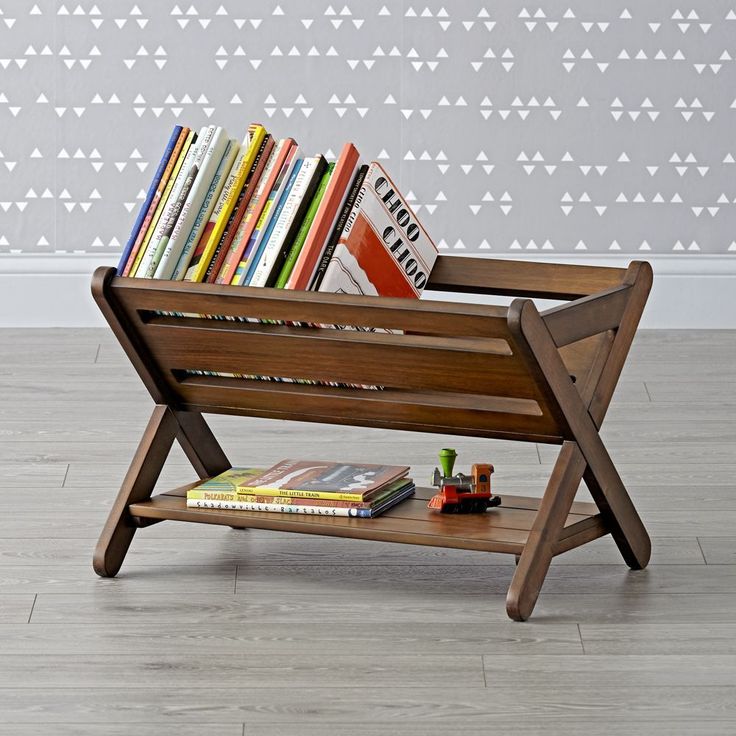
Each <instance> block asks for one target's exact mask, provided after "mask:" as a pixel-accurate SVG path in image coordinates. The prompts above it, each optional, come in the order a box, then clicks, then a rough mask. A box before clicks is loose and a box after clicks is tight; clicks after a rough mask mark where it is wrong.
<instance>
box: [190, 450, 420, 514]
mask: <svg viewBox="0 0 736 736" xmlns="http://www.w3.org/2000/svg"><path fill="white" fill-rule="evenodd" d="M408 472H409V468H408V467H402V466H395V465H370V464H365V463H363V464H350V463H336V462H329V461H320V460H291V459H287V460H282V461H281V462H279V463H277V464H276V465H274V466H273V467H272V468H269V469H268V470H265V471H264V470H259V469H257V468H230V470H226V471H225V472H224V473H221V474H220V475H218V476H215V477H214V478H210V479H209V480H207V481H204V482H203V483H200V484H199V485H197V486H196V487H194V488H192V489H191V490H189V491H187V506H189V507H192V508H205V509H234V510H240V511H270V512H278V513H285V514H311V515H318V516H358V517H368V518H370V517H374V516H378V514H381V513H383V512H384V511H386V510H387V509H390V508H391V507H392V506H395V505H396V504H397V503H399V502H400V501H403V500H404V499H405V498H408V497H409V496H411V495H413V494H414V490H415V486H414V481H413V480H412V479H411V478H408V477H407V473H408Z"/></svg>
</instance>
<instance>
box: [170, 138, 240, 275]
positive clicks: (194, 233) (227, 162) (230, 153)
mask: <svg viewBox="0 0 736 736" xmlns="http://www.w3.org/2000/svg"><path fill="white" fill-rule="evenodd" d="M239 152H240V143H238V141H237V140H236V139H235V138H231V139H230V140H229V141H228V144H227V146H226V147H225V153H223V155H222V158H221V159H220V163H219V164H218V166H217V171H216V172H215V175H214V177H213V178H212V183H211V184H210V186H209V188H208V189H207V194H205V197H204V201H203V202H202V205H201V207H200V208H199V212H198V213H197V217H196V219H195V220H194V225H193V226H192V230H191V232H190V233H189V236H188V237H187V242H186V243H185V244H184V249H183V250H182V252H181V256H179V261H178V262H177V264H176V268H174V273H173V274H172V276H171V278H172V279H174V280H175V281H181V280H182V279H183V278H184V275H185V274H186V271H187V269H188V268H189V264H190V261H192V259H193V258H199V257H201V255H202V251H203V250H204V246H205V243H204V242H201V243H200V240H201V235H202V231H203V230H204V227H205V226H206V225H207V223H208V222H209V219H210V216H211V215H212V211H213V210H214V208H215V203H216V202H217V199H218V197H219V196H220V192H221V191H222V188H223V186H224V185H225V179H226V177H227V174H228V172H229V171H230V169H231V168H232V165H233V163H234V161H235V158H236V157H237V155H238V153H239ZM200 245H201V248H200Z"/></svg>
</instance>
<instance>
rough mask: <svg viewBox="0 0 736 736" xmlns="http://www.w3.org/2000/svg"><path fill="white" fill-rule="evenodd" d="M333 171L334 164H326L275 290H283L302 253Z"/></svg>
mask: <svg viewBox="0 0 736 736" xmlns="http://www.w3.org/2000/svg"><path fill="white" fill-rule="evenodd" d="M334 169H335V164H334V163H331V164H328V165H327V170H326V171H325V173H324V174H322V179H320V182H319V186H318V187H317V191H316V192H315V193H314V197H312V201H311V202H310V203H309V209H307V212H306V214H305V215H304V219H303V220H302V224H301V225H300V226H299V231H298V232H297V234H296V238H294V242H293V243H292V245H291V247H290V248H289V252H288V254H287V256H286V261H285V262H284V266H283V268H282V269H281V273H280V274H279V277H278V279H277V280H276V283H275V284H274V286H275V287H276V288H277V289H283V288H284V287H285V286H286V282H287V281H288V280H289V277H290V276H291V272H292V271H293V270H294V265H295V264H296V262H297V259H298V258H299V254H300V253H301V251H302V247H303V246H304V243H305V242H306V240H307V235H308V234H309V230H310V228H311V227H312V223H313V222H314V216H315V215H316V214H317V209H318V208H319V205H320V202H321V201H322V197H323V196H324V194H325V191H326V190H327V185H328V184H329V182H330V176H332V172H333V171H334Z"/></svg>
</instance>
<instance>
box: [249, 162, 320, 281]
mask: <svg viewBox="0 0 736 736" xmlns="http://www.w3.org/2000/svg"><path fill="white" fill-rule="evenodd" d="M318 164H319V157H318V156H313V157H311V158H305V159H303V160H302V164H301V166H300V168H299V171H298V172H297V175H296V178H295V179H294V183H293V184H292V186H291V189H290V190H289V193H288V195H287V198H286V202H285V203H284V206H283V207H282V208H281V212H280V213H279V215H278V220H277V221H276V223H275V224H274V227H273V230H272V231H271V235H270V236H269V238H268V242H267V243H266V245H265V247H264V249H263V253H262V254H261V257H260V259H259V261H258V265H257V266H256V270H255V272H254V273H253V276H252V277H251V279H250V282H249V284H248V285H249V286H266V285H267V283H268V280H269V277H270V275H271V272H272V271H273V268H274V263H275V262H276V259H277V258H278V256H279V254H280V253H281V251H282V249H283V247H284V240H285V238H286V236H287V235H288V234H289V230H290V229H291V226H292V223H293V222H294V217H295V216H296V213H297V211H298V209H299V205H300V204H301V202H302V200H303V199H304V195H305V194H306V192H307V189H309V186H310V184H311V182H312V179H314V173H315V171H316V170H317V166H318Z"/></svg>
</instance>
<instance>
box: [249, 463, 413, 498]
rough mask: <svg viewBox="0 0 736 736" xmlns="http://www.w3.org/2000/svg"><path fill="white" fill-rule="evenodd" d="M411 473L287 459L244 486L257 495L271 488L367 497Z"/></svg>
mask: <svg viewBox="0 0 736 736" xmlns="http://www.w3.org/2000/svg"><path fill="white" fill-rule="evenodd" d="M408 472H409V466H397V465H374V464H368V463H362V464H351V463H336V462H331V461H329V460H326V461H323V460H293V459H286V460H282V461H281V462H279V463H277V464H276V465H274V466H273V467H272V468H269V469H268V470H267V471H266V472H265V473H263V474H261V475H260V476H258V477H256V478H254V479H252V480H251V481H249V482H248V483H247V484H241V486H240V487H241V489H248V490H251V491H254V492H257V491H258V490H259V489H268V490H270V491H274V490H282V491H300V492H302V493H304V494H307V495H309V494H311V493H314V494H318V493H346V494H355V495H362V496H363V497H366V496H368V495H370V494H371V493H373V492H375V491H376V490H378V489H380V488H382V487H383V486H385V485H386V484H388V483H390V482H392V481H394V480H396V479H397V478H401V477H402V476H404V475H406V474H407V473H408Z"/></svg>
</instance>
